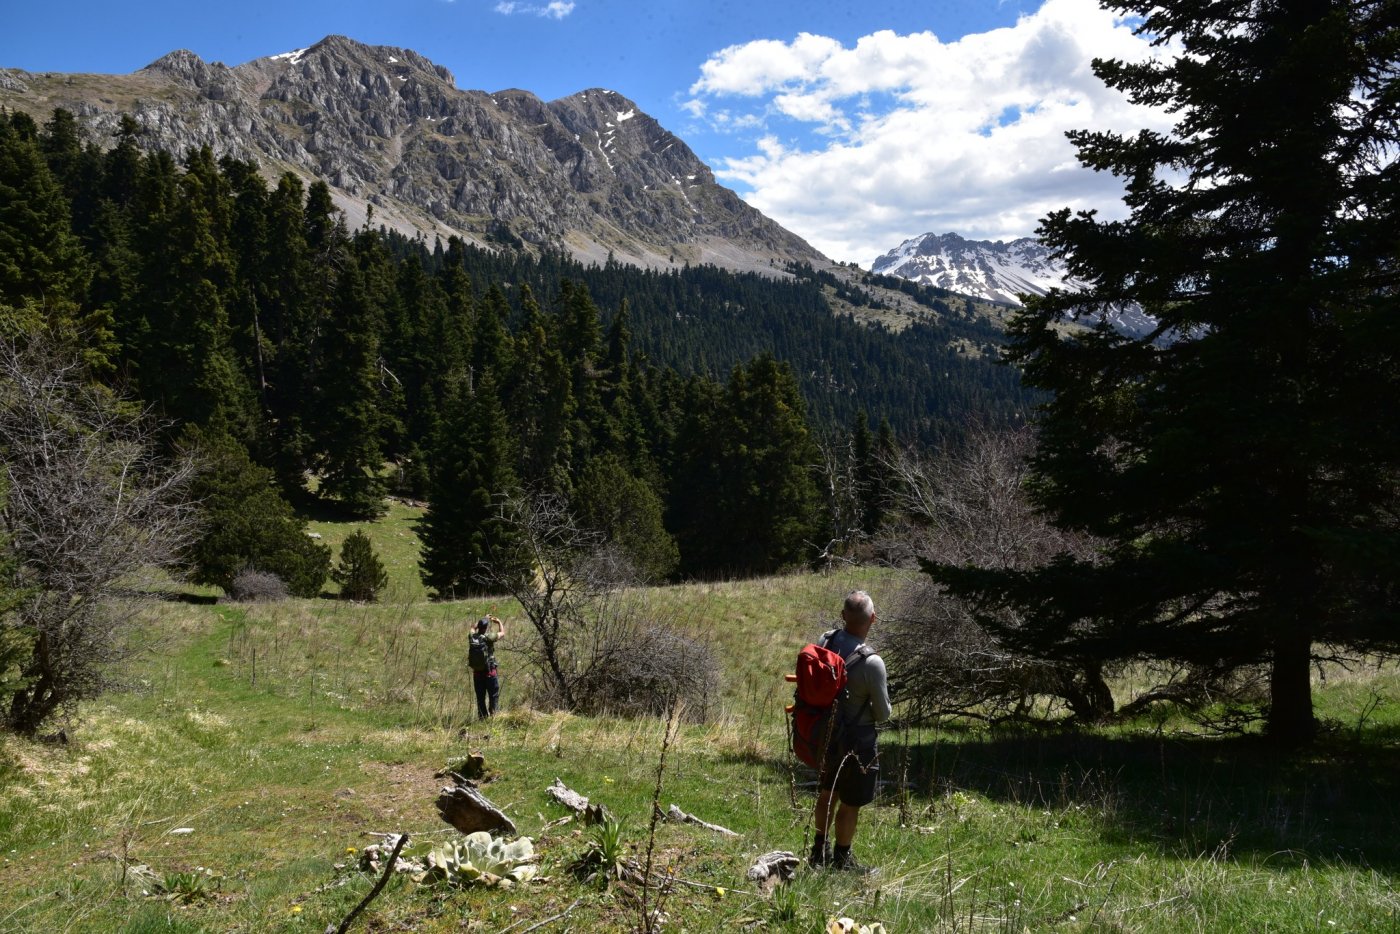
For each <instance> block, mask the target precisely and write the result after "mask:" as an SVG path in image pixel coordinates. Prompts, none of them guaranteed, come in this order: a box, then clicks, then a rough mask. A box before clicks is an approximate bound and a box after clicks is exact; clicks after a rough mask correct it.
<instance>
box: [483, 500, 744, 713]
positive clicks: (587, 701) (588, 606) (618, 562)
mask: <svg viewBox="0 0 1400 934" xmlns="http://www.w3.org/2000/svg"><path fill="white" fill-rule="evenodd" d="M502 517H503V518H504V519H505V520H506V521H507V522H508V523H509V524H510V525H511V527H512V528H513V529H514V530H515V531H516V532H517V533H518V535H519V538H520V540H521V542H522V543H523V545H524V547H525V549H526V551H527V552H528V553H529V555H530V558H531V562H532V564H533V567H534V576H533V578H532V579H529V580H522V579H521V578H520V577H519V576H518V575H513V574H509V573H503V574H500V575H498V576H497V577H496V578H495V579H494V580H493V583H494V584H496V585H497V586H500V587H501V588H502V589H504V590H506V591H507V592H509V593H510V594H511V595H512V596H513V597H515V598H516V600H517V601H519V603H520V606H521V609H522V610H523V611H524V613H525V616H526V618H527V619H529V621H530V624H531V626H532V627H533V629H534V631H535V636H536V639H535V640H534V641H532V642H531V643H530V644H528V645H527V646H525V647H524V648H523V649H522V650H521V651H522V653H523V655H524V657H525V659H526V661H527V664H528V665H529V666H530V667H531V668H532V669H533V670H534V673H535V675H536V679H535V685H534V690H533V692H532V695H533V696H532V699H533V701H534V702H535V703H537V704H539V705H541V706H546V707H556V708H562V709H565V710H574V711H583V712H604V711H606V712H610V713H616V714H623V715H658V716H664V715H665V714H666V713H667V711H668V710H670V708H671V707H672V706H673V705H674V704H675V703H676V701H678V700H684V701H685V702H686V707H687V710H688V711H689V712H690V714H689V715H690V716H692V717H696V718H699V719H703V718H704V717H705V716H706V713H707V711H708V710H709V709H710V706H711V705H712V703H713V702H714V700H715V690H714V687H715V685H716V684H717V683H718V672H719V666H718V664H717V663H716V661H715V659H714V656H713V653H711V652H710V651H709V649H708V646H707V645H705V644H704V643H703V642H701V641H699V640H697V639H694V638H692V637H691V636H689V635H687V634H686V633H685V632H684V629H683V627H681V626H680V625H679V624H678V622H677V621H676V620H675V619H673V618H668V616H667V614H665V613H657V612H655V611H653V610H652V609H651V608H649V607H648V606H647V604H646V602H645V601H644V599H643V598H642V596H641V593H640V592H639V591H636V590H632V589H629V588H630V587H631V586H632V585H633V584H634V583H635V571H634V570H633V569H632V567H631V565H630V563H629V562H627V561H626V560H625V558H624V557H622V556H620V554H619V553H617V552H616V551H614V550H612V549H609V548H608V546H607V545H606V544H605V543H604V540H603V536H602V535H601V534H599V533H596V532H594V531H592V530H589V529H585V528H582V527H580V525H579V524H578V522H577V520H576V519H575V517H574V516H573V514H572V513H571V512H570V510H569V509H568V506H567V504H566V503H565V501H564V500H563V499H562V498H560V497H557V496H553V495H541V496H534V497H531V496H525V495H521V496H517V497H513V498H511V499H508V500H506V501H505V502H504V503H503V504H502Z"/></svg>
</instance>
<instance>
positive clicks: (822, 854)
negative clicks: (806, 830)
mask: <svg viewBox="0 0 1400 934" xmlns="http://www.w3.org/2000/svg"><path fill="white" fill-rule="evenodd" d="M807 865H808V866H811V867H812V868H813V869H825V868H826V867H827V866H830V865H831V844H830V843H824V844H822V845H821V846H817V845H816V844H815V843H814V844H812V852H810V853H808V854H807Z"/></svg>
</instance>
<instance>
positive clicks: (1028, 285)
mask: <svg viewBox="0 0 1400 934" xmlns="http://www.w3.org/2000/svg"><path fill="white" fill-rule="evenodd" d="M871 271H872V272H876V273H881V274H883V275H887V276H898V277H899V278H901V279H909V280H912V281H914V282H919V283H922V284H924V285H932V286H936V287H938V288H940V289H948V290H949V291H952V292H960V293H962V294H963V295H971V296H972V297H973V298H981V299H985V300H986V301H991V302H1000V303H1003V304H1007V305H1019V304H1021V297H1022V296H1024V295H1044V294H1045V293H1046V292H1048V291H1050V290H1051V289H1052V288H1060V289H1068V290H1070V291H1076V290H1079V289H1081V288H1083V285H1084V283H1082V282H1080V281H1078V280H1076V279H1072V278H1070V276H1069V273H1068V271H1067V270H1066V268H1065V264H1064V262H1063V261H1062V260H1060V259H1058V258H1056V257H1055V256H1054V254H1053V253H1052V252H1051V251H1050V248H1049V247H1047V246H1046V245H1045V244H1043V243H1041V242H1040V241H1039V240H1037V239H1036V238H1035V237H1020V238H1018V239H1015V240H1011V241H1010V242H1007V241H1004V240H995V241H993V240H968V239H966V238H964V237H962V236H960V235H958V234H956V233H946V234H932V233H928V234H924V235H923V236H919V237H913V238H911V239H909V240H905V241H904V242H903V243H901V244H900V245H899V246H897V247H895V248H894V249H893V250H890V251H889V252H888V253H886V254H885V255H884V256H881V257H880V258H879V259H877V260H876V261H875V263H874V265H873V266H871ZM1104 317H1105V318H1106V319H1107V320H1108V323H1109V324H1110V325H1111V326H1112V327H1113V328H1115V329H1116V330H1118V331H1119V332H1120V333H1122V334H1126V335H1128V336H1129V337H1135V338H1136V337H1143V336H1145V335H1148V334H1151V333H1152V332H1153V330H1154V329H1155V328H1156V326H1157V322H1156V321H1155V320H1154V319H1153V318H1152V317H1151V316H1149V315H1147V314H1145V313H1144V312H1143V310H1142V309H1141V308H1139V307H1138V306H1136V305H1132V306H1124V307H1115V308H1112V309H1110V310H1109V311H1107V312H1105V313H1104ZM1079 320H1080V322H1081V323H1093V322H1094V321H1096V320H1098V318H1097V316H1095V315H1086V316H1084V317H1083V318H1081V319H1079Z"/></svg>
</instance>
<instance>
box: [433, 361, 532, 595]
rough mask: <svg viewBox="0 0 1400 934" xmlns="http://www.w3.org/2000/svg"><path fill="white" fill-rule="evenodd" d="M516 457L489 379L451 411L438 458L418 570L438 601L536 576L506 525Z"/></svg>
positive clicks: (435, 458)
mask: <svg viewBox="0 0 1400 934" xmlns="http://www.w3.org/2000/svg"><path fill="white" fill-rule="evenodd" d="M513 455H514V452H513V451H512V445H511V439H510V429H509V427H508V426H507V424H506V420H505V415H504V413H503V412H502V411H501V404H500V400H499V398H498V397H497V395H496V384H495V380H494V379H493V378H492V377H491V376H490V375H489V374H488V375H487V376H486V378H485V379H483V380H481V381H480V382H479V383H478V384H477V386H476V391H475V392H474V393H471V394H466V393H463V394H462V395H461V396H460V397H459V398H457V399H456V400H454V402H453V403H452V404H451V405H450V407H449V411H448V414H447V415H446V417H445V418H444V420H443V428H442V432H441V433H440V434H439V436H438V439H437V444H436V445H435V446H434V448H433V451H432V483H431V487H430V489H429V496H428V511H427V514H426V515H424V517H423V520H422V541H423V552H422V557H421V558H420V560H419V565H420V573H421V575H422V578H423V583H425V584H427V585H428V587H429V589H431V590H432V591H433V593H434V594H435V595H436V596H437V597H438V598H439V599H454V598H458V597H464V596H470V595H472V594H477V593H482V592H484V591H485V590H486V589H487V587H488V584H487V581H488V580H491V579H499V578H502V577H509V576H511V575H523V574H526V573H528V572H529V567H528V564H527V562H526V558H525V556H524V555H523V553H522V552H521V549H520V546H519V542H518V537H517V533H516V532H515V531H514V530H513V529H512V527H511V526H510V525H509V524H508V523H506V522H504V521H502V518H501V508H500V507H501V502H502V499H503V497H505V496H509V495H513V494H515V493H516V492H518V491H517V487H516V478H515V471H514V468H513V466H512V461H513Z"/></svg>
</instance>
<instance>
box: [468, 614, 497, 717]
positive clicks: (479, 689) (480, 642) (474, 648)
mask: <svg viewBox="0 0 1400 934" xmlns="http://www.w3.org/2000/svg"><path fill="white" fill-rule="evenodd" d="M492 623H495V624H496V631H495V632H488V631H487V630H488V629H490V628H491V624H492ZM505 634H506V627H505V624H504V623H502V622H501V620H500V618H499V617H496V616H491V615H490V614H487V615H486V616H483V617H482V618H481V619H479V620H477V622H476V631H475V632H473V633H472V634H471V636H470V639H469V649H468V654H467V663H468V664H469V665H470V666H471V669H472V686H473V687H475V688H476V716H477V719H479V720H484V719H486V718H487V717H489V716H493V715H494V714H495V713H496V705H497V704H498V703H499V701H500V699H501V679H500V677H499V676H498V673H497V669H496V642H497V641H499V640H500V639H501V638H502V637H503V636H505Z"/></svg>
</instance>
